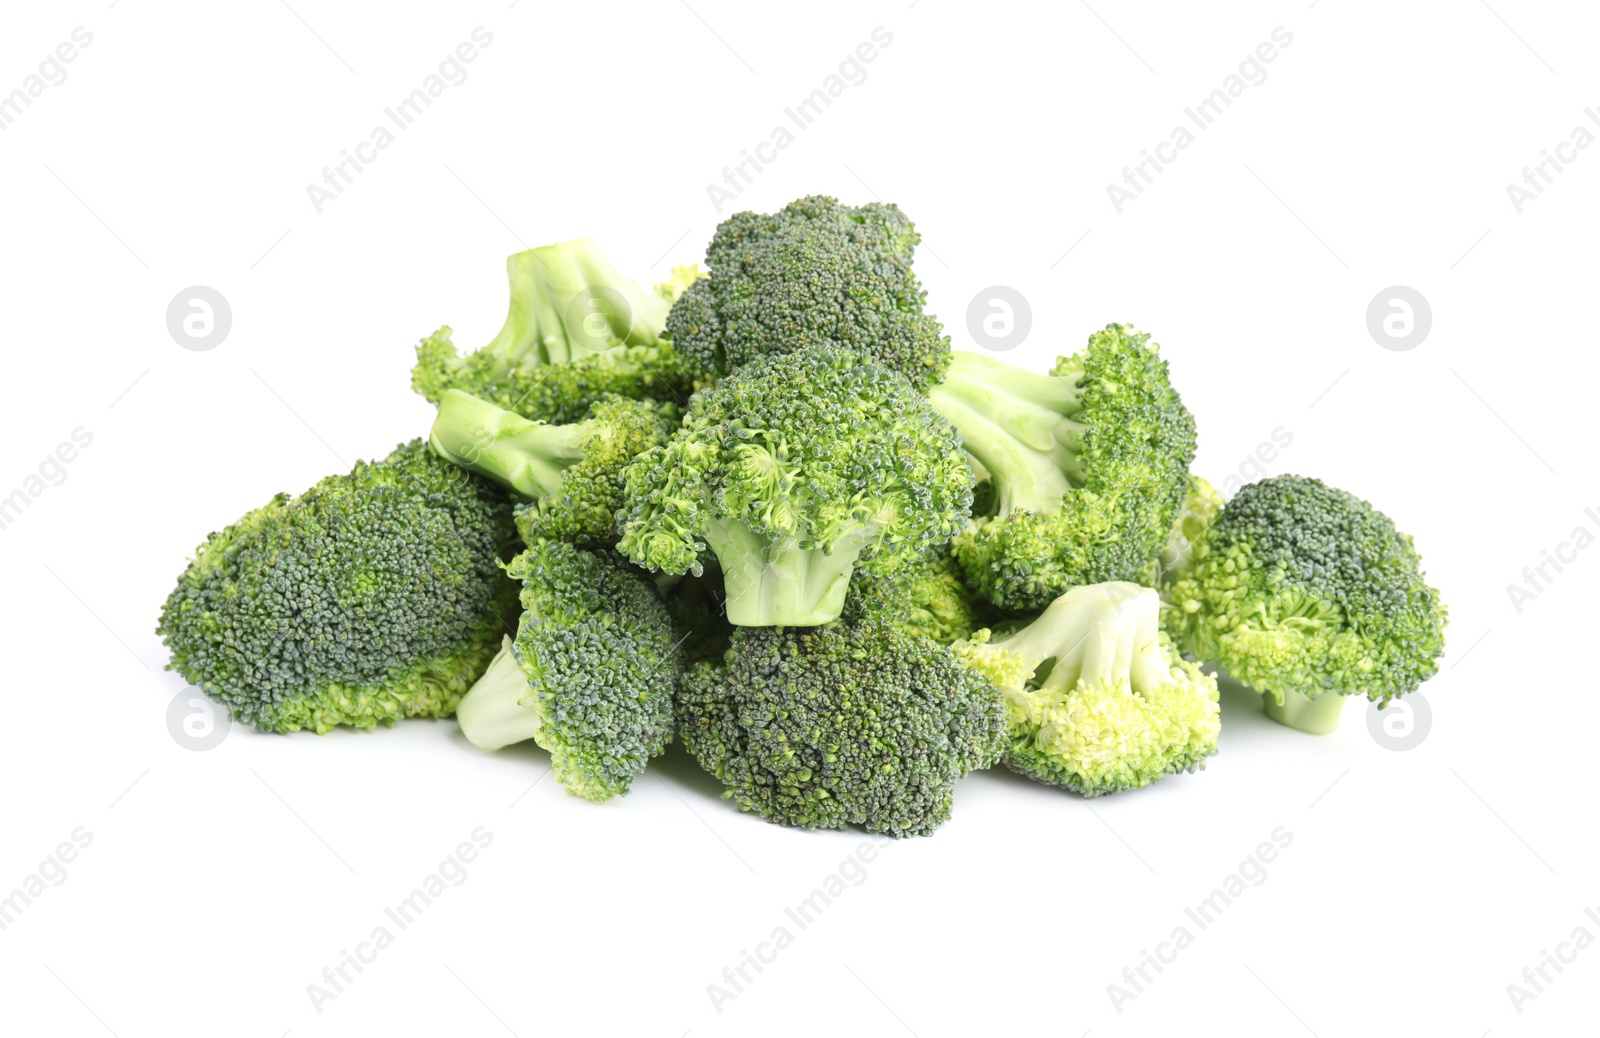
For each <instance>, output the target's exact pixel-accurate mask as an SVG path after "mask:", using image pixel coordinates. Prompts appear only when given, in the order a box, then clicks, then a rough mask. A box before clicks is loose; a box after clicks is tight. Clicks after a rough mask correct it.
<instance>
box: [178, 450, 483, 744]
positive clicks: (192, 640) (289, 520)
mask: <svg viewBox="0 0 1600 1038" xmlns="http://www.w3.org/2000/svg"><path fill="white" fill-rule="evenodd" d="M514 538H515V535H514V533H513V531H512V526H511V506H510V503H509V502H508V501H507V500H506V496H505V494H504V493H503V492H501V491H500V490H499V488H498V487H495V486H494V485H493V484H492V483H490V482H489V481H488V480H485V479H480V478H478V477H477V476H473V475H471V474H469V473H466V472H463V471H461V470H460V469H458V468H456V467H455V466H453V465H450V464H449V463H447V462H445V461H443V460H441V459H439V458H438V457H436V456H435V455H434V454H433V453H432V452H431V451H429V450H428V447H427V444H425V443H424V442H423V441H421V440H415V441H413V442H411V443H409V444H404V445H402V446H401V447H399V448H398V449H396V450H395V451H394V453H392V454H390V455H389V456H388V457H387V458H385V459H384V460H382V461H379V462H371V463H369V462H359V463H357V464H356V466H355V468H354V469H353V470H352V471H351V472H350V473H349V474H348V475H340V476H329V477H328V478H326V479H324V480H322V481H321V482H320V483H318V484H317V485H316V486H314V487H312V488H311V489H310V490H307V491H306V492H305V493H303V494H301V495H300V496H299V497H295V498H291V497H290V496H289V495H287V494H279V495H277V496H276V497H274V498H273V499H272V500H271V501H270V502H268V503H267V505H266V506H264V507H262V508H259V509H257V510H255V511H253V512H251V513H249V514H248V515H246V516H244V517H243V518H242V519H240V520H239V521H238V522H236V523H234V524H233V525H232V526H229V527H227V528H226V529H225V530H223V531H222V532H221V533H213V534H212V535H211V536H210V537H208V538H207V539H206V542H205V543H204V544H202V545H201V546H200V548H199V550H198V551H197V553H196V556H195V559H194V561H193V562H192V563H190V565H189V567H188V569H187V570H185V571H184V573H183V575H182V576H180V577H179V578H178V586H177V588H176V589H175V590H174V591H173V592H172V594H171V596H170V597H169V598H168V599H167V601H166V604H165V605H164V606H163V607H162V610H161V621H160V625H159V626H158V627H157V629H156V633H158V634H160V635H161V636H162V638H163V639H164V640H165V641H166V644H167V647H168V648H169V649H170V650H171V651H172V662H171V663H170V664H169V665H168V667H169V669H171V670H175V671H177V672H178V673H179V674H181V675H182V676H183V677H184V679H185V680H187V681H189V682H191V683H192V684H194V685H197V686H198V687H200V688H201V689H203V690H204V691H205V692H206V694H207V695H209V696H211V697H212V698H214V699H216V700H218V701H219V702H221V703H223V704H224V705H225V706H226V707H227V708H228V710H229V712H230V713H231V714H232V715H233V717H234V718H235V719H237V720H239V721H242V722H245V723H248V724H251V725H254V726H255V727H257V728H260V729H262V730H265V731H273V732H293V731H298V730H300V729H302V728H308V729H311V730H312V731H315V732H318V733H322V732H327V731H330V730H331V729H333V728H334V727H336V726H338V725H350V726H352V727H356V728H372V727H374V726H375V725H378V724H385V725H390V724H393V723H394V722H395V721H396V720H397V719H399V718H402V717H444V716H447V715H448V714H450V712H451V711H452V710H454V709H455V706H456V702H457V701H458V700H459V699H460V698H461V696H462V695H463V694H464V693H465V692H466V690H467V689H468V687H470V686H471V685H472V683H473V681H475V680H476V679H477V678H478V676H479V675H480V674H482V673H483V670H484V668H485V667H486V666H487V665H488V663H489V660H490V659H491V658H492V657H493V656H494V653H495V647H496V646H497V645H499V643H500V638H501V635H502V634H503V633H504V631H505V630H506V626H505V624H504V623H503V622H502V620H501V615H502V613H506V612H507V609H508V607H509V606H510V604H511V601H512V599H511V597H510V595H509V594H507V592H508V591H510V590H512V589H513V585H511V584H510V582H508V581H507V580H506V579H505V578H504V576H503V575H502V574H501V573H500V571H499V569H498V568H497V567H496V566H495V557H496V555H497V554H498V553H499V552H501V551H502V550H503V549H504V548H505V547H506V546H507V545H511V544H514V543H515V540H514ZM508 615H509V614H508Z"/></svg>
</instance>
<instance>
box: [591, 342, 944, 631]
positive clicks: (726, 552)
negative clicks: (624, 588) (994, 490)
mask: <svg viewBox="0 0 1600 1038" xmlns="http://www.w3.org/2000/svg"><path fill="white" fill-rule="evenodd" d="M623 478H624V480H625V481H626V487H627V490H626V503H625V504H624V506H623V510H622V511H621V512H620V513H619V515H618V522H619V529H620V530H621V531H622V538H621V540H620V541H619V542H618V544H617V549H618V550H619V551H621V552H622V553H623V554H625V555H627V556H628V557H629V558H631V559H632V560H633V561H634V562H636V563H638V564H639V565H641V566H644V567H646V568H648V569H652V570H657V571H660V572H663V573H683V572H694V573H699V572H700V571H701V569H702V561H701V553H702V552H704V551H705V550H706V548H707V547H709V548H710V550H711V551H712V553H713V554H715V556H716V558H717V560H718V562H719V563H720V564H721V567H722V575H723V582H724V586H725V589H726V591H727V611H728V619H729V620H730V621H732V622H733V623H735V624H738V625H741V626H746V627H770V626H777V625H794V626H812V625H816V624H822V623H827V622H828V621H830V620H832V619H834V618H836V617H837V616H838V615H839V610H840V608H841V606H842V605H843V603H844V596H845V591H846V588H847V586H848V585H849V581H850V574H851V571H852V570H853V568H854V566H855V563H856V560H857V559H858V558H859V559H862V560H865V559H868V558H873V557H876V558H877V559H878V562H877V566H878V567H879V570H880V572H885V573H887V572H891V571H892V569H893V568H894V566H895V559H897V558H902V559H904V558H914V557H915V555H916V553H918V552H920V551H922V550H923V549H924V548H926V547H928V546H929V545H932V544H936V543H938V542H940V541H944V540H948V539H949V537H950V536H951V535H952V534H954V533H955V532H956V531H957V530H959V529H961V527H962V525H963V524H964V523H965V521H966V518H967V509H968V507H969V505H970V504H971V501H972V472H971V470H970V469H968V467H967V465H966V463H965V461H964V460H963V459H962V454H961V450H960V441H959V439H958V438H957V436H956V434H955V430H953V429H952V428H950V425H949V423H948V422H946V421H945V420H944V419H943V418H941V417H939V415H938V414H937V413H936V412H935V411H934V410H933V409H932V408H931V407H929V406H928V404H927V401H926V400H924V399H923V397H922V396H921V395H920V394H918V393H917V392H916V391H915V390H914V389H913V388H912V387H911V385H910V384H909V383H907V382H906V381H905V380H904V379H903V378H901V377H900V376H898V375H896V374H894V373H893V372H890V371H888V370H886V369H884V368H882V367H880V366H879V365H877V364H876V363H873V362H872V361H870V360H868V359H867V358H866V357H864V356H862V355H861V354H858V353H856V352H854V351H852V350H849V349H846V348H844V347H842V346H837V345H833V344H819V345H817V346H814V347H812V348H811V349H808V350H804V351H802V352H800V353H789V354H776V355H773V356H768V357H762V358H760V359H758V360H755V361H752V362H751V363H750V364H748V365H746V366H745V367H743V368H741V369H740V370H739V371H737V372H735V373H734V374H733V375H731V376H729V377H728V378H726V379H723V380H722V381H721V382H719V383H717V385H716V386H714V387H712V388H710V389H706V390H702V391H701V392H699V393H696V394H695V396H694V398H693V399H692V400H691V401H690V402H689V410H688V412H687V414H686V415H685V416H684V420H683V424H682V426H681V427H679V429H678V431H677V432H676V433H675V434H674V435H673V437H672V439H671V440H670V441H668V442H667V443H666V444H665V445H664V446H661V447H656V448H654V449H652V450H650V451H647V452H645V453H644V454H641V455H640V456H639V457H638V458H636V459H635V460H634V461H633V463H632V464H630V465H629V466H628V467H627V469H625V470H624V472H623Z"/></svg>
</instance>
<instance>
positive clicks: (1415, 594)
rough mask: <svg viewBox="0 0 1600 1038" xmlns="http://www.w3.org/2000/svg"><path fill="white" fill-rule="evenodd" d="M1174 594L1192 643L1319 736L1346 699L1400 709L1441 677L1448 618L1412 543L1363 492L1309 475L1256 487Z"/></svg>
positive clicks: (1219, 521)
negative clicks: (1406, 698)
mask: <svg viewBox="0 0 1600 1038" xmlns="http://www.w3.org/2000/svg"><path fill="white" fill-rule="evenodd" d="M1168 597H1169V599H1170V600H1171V602H1172V603H1173V605H1174V606H1175V607H1176V608H1178V609H1180V610H1182V613H1183V615H1184V621H1185V622H1184V624H1183V627H1182V635H1181V638H1180V642H1181V644H1182V647H1183V648H1184V650H1185V651H1187V652H1189V653H1191V654H1193V655H1194V656H1196V657H1198V658H1200V659H1202V660H1205V661H1206V662H1207V663H1213V664H1216V665H1218V666H1221V667H1225V668H1227V670H1228V673H1229V674H1230V675H1231V676H1232V677H1234V678H1237V679H1238V680H1239V681H1242V682H1244V683H1245V684H1247V685H1249V686H1251V687H1252V688H1254V689H1255V690H1256V691H1258V692H1261V693H1263V694H1264V695H1266V696H1267V714H1268V715H1269V716H1271V717H1272V718H1273V719H1274V720H1276V721H1279V722H1280V723H1282V724H1285V725H1288V726H1289V727H1291V728H1297V729H1299V730H1300V731H1305V732H1311V733H1313V734H1323V733H1326V732H1331V731H1333V730H1334V728H1336V727H1337V726H1338V723H1339V715H1340V711H1341V708H1342V706H1343V703H1344V700H1343V699H1342V698H1341V697H1343V696H1362V695H1364V696H1366V697H1367V698H1368V699H1370V700H1372V701H1373V702H1375V703H1379V704H1387V703H1388V702H1389V700H1391V699H1394V698H1396V697H1397V696H1402V695H1405V694H1406V693H1408V692H1411V691H1414V690H1415V689H1416V688H1417V687H1418V686H1419V685H1421V684H1422V683H1423V682H1424V681H1426V680H1427V679H1428V678H1430V677H1432V676H1433V674H1434V673H1435V672H1436V671H1437V670H1438V669H1439V665H1438V659H1439V656H1440V654H1441V653H1442V652H1443V651H1444V628H1445V620H1446V610H1445V606H1444V603H1443V602H1442V601H1441V600H1440V598H1439V592H1438V591H1436V590H1435V589H1434V588H1432V587H1431V586H1429V584H1428V582H1427V580H1426V579H1425V577H1424V575H1423V572H1422V560H1421V558H1420V557H1419V556H1418V555H1417V551H1416V548H1415V546H1414V545H1413V544H1412V542H1411V538H1410V537H1408V536H1406V535H1405V534H1403V533H1400V532H1399V531H1398V530H1396V529H1395V526H1394V523H1393V521H1391V520H1390V519H1389V517H1388V516H1386V515H1384V514H1383V513H1382V512H1379V511H1378V510H1377V509H1375V508H1373V507H1372V506H1371V505H1370V504H1368V503H1367V502H1365V501H1363V500H1361V499H1360V498H1358V497H1356V496H1355V495H1353V494H1349V493H1346V492H1345V491H1343V490H1338V489H1335V488H1333V487H1330V486H1328V485H1327V484H1325V483H1323V482H1321V481H1320V480H1316V479H1310V478H1307V477H1305V476H1275V477H1273V478H1271V479H1265V480H1262V481H1260V482H1257V483H1251V484H1250V485H1248V486H1246V487H1244V488H1243V489H1241V490H1240V491H1239V493H1238V494H1236V495H1235V496H1234V498H1233V500H1232V501H1230V502H1228V504H1227V506H1226V507H1225V508H1223V510H1222V511H1221V513H1220V514H1219V515H1218V516H1217V518H1216V519H1215V521H1213V522H1212V523H1211V525H1210V526H1209V527H1208V528H1207V530H1206V534H1205V536H1204V537H1203V538H1202V539H1201V540H1200V542H1199V543H1198V544H1196V545H1195V549H1194V555H1193V557H1192V558H1191V559H1190V561H1189V565H1188V567H1187V570H1186V572H1185V574H1184V575H1183V576H1181V577H1180V579H1179V580H1178V581H1177V582H1176V583H1175V584H1174V585H1173V587H1172V589H1171V591H1170V592H1169V593H1168Z"/></svg>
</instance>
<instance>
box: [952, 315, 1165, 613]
mask: <svg viewBox="0 0 1600 1038" xmlns="http://www.w3.org/2000/svg"><path fill="white" fill-rule="evenodd" d="M1149 338H1150V337H1149V336H1148V335H1145V334H1142V333H1137V332H1135V331H1134V330H1133V329H1132V328H1131V327H1129V326H1127V325H1115V324H1113V325H1108V326H1107V327H1106V328H1105V330H1104V331H1099V332H1096V333H1095V334H1093V335H1091V336H1090V337H1089V344H1088V346H1087V348H1085V349H1084V350H1083V351H1082V352H1080V353H1078V354H1075V355H1074V356H1071V357H1065V358H1061V359H1060V360H1058V361H1057V362H1056V365H1055V367H1054V368H1053V369H1052V371H1051V373H1050V374H1049V375H1037V374H1034V373H1032V372H1028V371H1024V370H1022V369H1020V368H1016V367H1012V366H1011V365H1009V364H1006V363H1004V362H1002V361H999V360H996V359H994V358H992V357H987V356H984V355H982V354H978V353H968V352H965V351H957V352H956V353H955V355H954V360H953V362H952V363H951V366H950V374H949V377H948V378H946V379H945V381H944V382H943V383H941V384H940V385H937V386H934V387H933V388H932V389H931V390H929V392H928V399H929V400H930V402H932V404H933V406H934V407H935V408H936V409H937V410H938V411H939V413H940V414H942V415H944V416H945V417H946V418H948V419H950V421H951V422H952V423H953V424H954V425H955V427H956V428H957V429H958V430H959V431H960V433H961V438H962V440H963V442H964V444H965V446H966V449H967V450H968V451H969V452H971V454H972V455H973V456H974V457H976V458H977V459H978V461H979V462H980V463H981V464H982V466H983V468H984V469H986V470H987V471H988V473H989V479H990V480H991V481H992V483H993V488H992V492H993V494H994V495H995V496H996V497H998V504H997V506H996V507H995V509H994V514H993V516H992V517H989V518H980V519H977V520H975V521H974V522H973V523H972V525H971V526H970V527H969V528H968V529H967V530H966V531H965V532H964V533H963V534H962V535H961V536H960V537H958V538H957V539H956V558H957V559H959V560H960V562H961V566H962V568H963V569H964V570H965V571H966V574H967V579H968V581H969V582H971V584H972V585H973V587H975V588H977V590H978V592H979V593H980V594H982V595H983V596H984V597H986V598H987V599H989V601H991V602H993V603H994V604H995V605H997V606H999V607H1000V608H1002V609H1006V610H1011V611H1014V612H1015V611H1028V610H1036V609H1040V608H1043V607H1044V605H1045V604H1047V603H1048V602H1050V601H1051V600H1052V599H1054V598H1055V597H1056V596H1058V595H1060V594H1061V593H1062V592H1063V591H1065V590H1066V589H1067V588H1069V587H1072V586H1074V585H1077V584H1093V583H1098V582H1101V581H1109V580H1134V579H1137V578H1138V576H1139V574H1140V572H1141V570H1143V569H1144V568H1145V567H1147V566H1148V565H1149V564H1150V563H1151V562H1152V561H1153V560H1154V559H1156V558H1157V557H1158V556H1159V554H1160V552H1161V549H1162V546H1163V545H1164V544H1165V543H1166V540H1167V534H1168V532H1169V531H1170V530H1171V529H1172V523H1173V518H1174V517H1175V516H1176V515H1177V511H1178V505H1179V503H1180V502H1181V501H1182V499H1183V495H1184V489H1185V486H1186V483H1187V477H1188V471H1189V463H1190V462H1191V461H1192V460H1193V459H1194V449H1195V429H1194V419H1193V418H1192V417H1191V416H1190V414H1189V412H1188V410H1187V409H1185V408H1184V406H1183V401H1182V400H1180V399H1179V398H1178V394H1177V392H1176V391H1175V390H1174V389H1173V388H1172V385H1171V383H1170V382H1169V381H1168V379H1167V365H1166V363H1165V362H1164V361H1163V360H1161V358H1160V356H1159V355H1158V353H1157V352H1156V347H1155V345H1154V344H1152V343H1150V342H1149Z"/></svg>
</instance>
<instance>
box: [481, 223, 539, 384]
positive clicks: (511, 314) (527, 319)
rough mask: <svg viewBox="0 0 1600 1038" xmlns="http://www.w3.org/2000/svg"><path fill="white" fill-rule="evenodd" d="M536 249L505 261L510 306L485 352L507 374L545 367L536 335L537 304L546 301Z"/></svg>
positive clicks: (511, 256) (507, 258)
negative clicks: (503, 367)
mask: <svg viewBox="0 0 1600 1038" xmlns="http://www.w3.org/2000/svg"><path fill="white" fill-rule="evenodd" d="M537 252H538V250H537V249H532V250H529V251H527V252H518V253H513V254H512V255H510V256H507V257H506V279H507V280H508V281H510V282H511V303H510V305H509V306H508V307H507V308H506V320H505V323H504V324H502V325H501V326H500V331H499V332H497V333H496V334H495V337H494V339H493V340H491V341H490V343H489V344H488V345H487V346H485V347H484V348H483V352H486V353H490V354H493V355H494V356H495V357H497V358H499V359H500V360H501V361H502V362H503V363H504V365H505V369H506V374H508V375H509V374H511V373H514V372H518V371H526V370H529V369H532V368H537V367H540V366H542V364H543V357H542V354H541V352H540V347H541V346H543V345H544V344H543V343H541V342H540V341H539V336H538V334H537V332H538V328H539V327H540V324H539V321H538V320H537V319H536V318H535V316H534V307H535V304H537V303H539V302H542V301H543V293H542V292H540V290H539V282H540V280H541V279H540V276H539V267H540V260H539V258H538V256H537V255H536V253H537Z"/></svg>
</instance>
